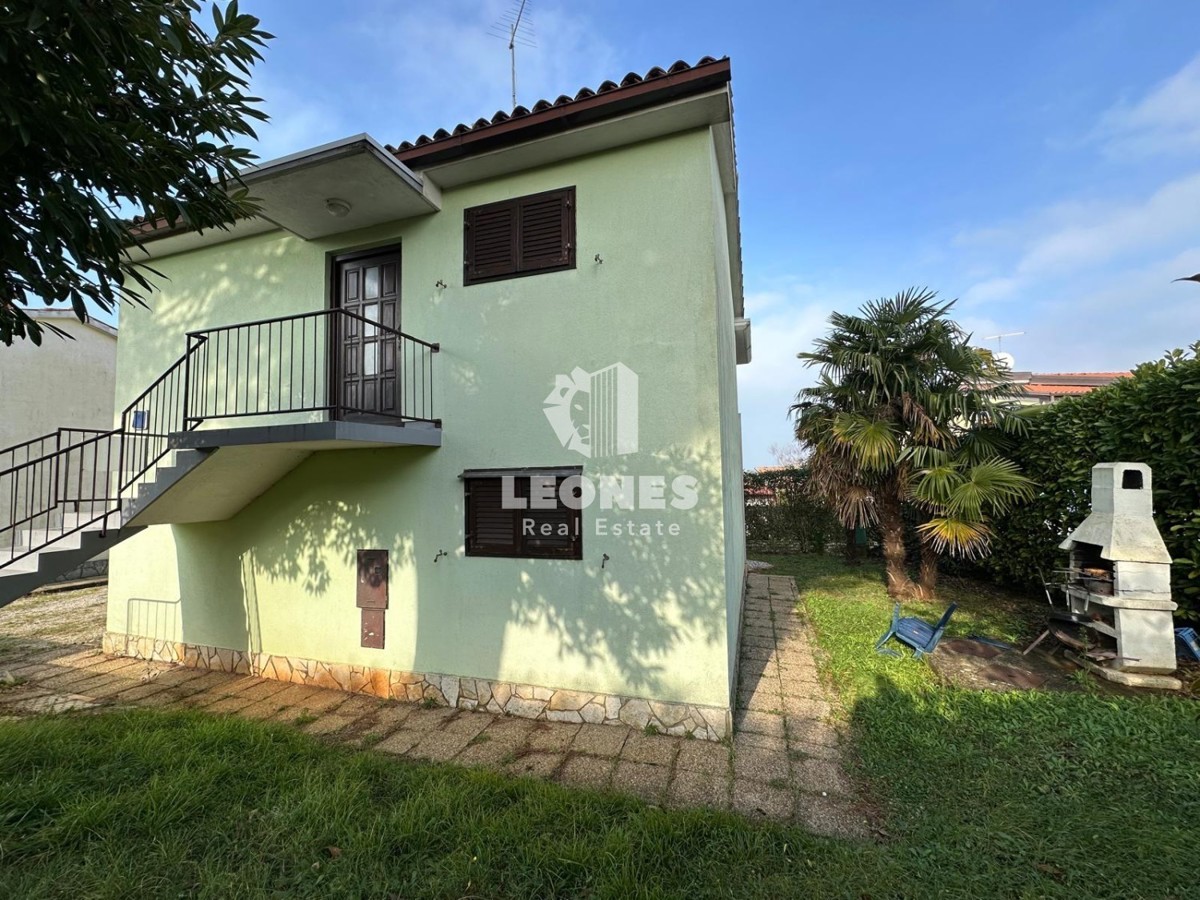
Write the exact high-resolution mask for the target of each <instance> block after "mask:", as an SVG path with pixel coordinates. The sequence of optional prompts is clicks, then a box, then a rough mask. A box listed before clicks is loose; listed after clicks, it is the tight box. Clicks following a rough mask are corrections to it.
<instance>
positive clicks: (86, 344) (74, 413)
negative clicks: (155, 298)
mask: <svg viewBox="0 0 1200 900" xmlns="http://www.w3.org/2000/svg"><path fill="white" fill-rule="evenodd" d="M49 324H53V325H54V326H55V327H57V328H61V329H62V330H63V331H65V332H67V333H68V334H70V335H71V336H72V337H74V340H69V339H67V338H61V337H59V336H57V335H55V334H51V333H49V332H46V333H45V335H44V336H43V338H42V345H41V346H40V347H38V346H36V345H34V343H33V342H32V341H17V342H16V343H14V344H13V345H12V346H11V347H0V386H2V387H3V390H0V448H3V447H8V446H10V445H12V444H16V443H19V442H21V441H25V440H28V439H29V438H33V437H37V436H39V435H43V434H49V433H50V432H52V431H54V430H55V429H57V428H61V427H66V426H70V427H73V428H97V429H107V428H112V422H113V392H114V389H115V384H116V361H117V339H116V338H115V337H114V336H112V335H110V334H105V333H103V332H100V331H97V330H96V329H95V328H90V327H88V326H87V325H84V324H83V323H81V322H79V321H78V320H76V319H59V318H55V319H51V320H49Z"/></svg>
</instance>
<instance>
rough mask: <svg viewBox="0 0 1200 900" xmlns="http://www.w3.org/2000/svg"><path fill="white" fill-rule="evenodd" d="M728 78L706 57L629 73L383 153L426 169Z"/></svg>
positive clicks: (720, 64)
mask: <svg viewBox="0 0 1200 900" xmlns="http://www.w3.org/2000/svg"><path fill="white" fill-rule="evenodd" d="M729 80H730V68H729V58H728V57H722V58H721V59H716V58H714V57H711V56H705V57H702V58H701V59H700V60H699V61H698V62H697V63H696V64H695V65H694V66H692V65H688V64H687V63H686V62H684V61H683V60H677V61H676V62H674V63H673V64H672V65H671V66H670V68H667V69H663V68H661V67H659V66H655V67H654V68H652V69H650V70H649V71H648V72H646V74H645V75H639V74H637V73H636V72H630V73H629V74H628V75H626V76H625V77H624V78H622V79H621V82H620V84H618V83H617V82H615V81H605V82H604V83H603V84H601V85H600V86H599V87H597V88H595V89H593V88H589V87H583V88H580V89H579V90H578V91H577V92H576V93H575V96H574V97H571V96H568V95H567V94H560V95H559V97H558V99H556V100H539V101H538V102H537V103H535V104H533V106H532V107H528V108H527V107H524V106H517V107H516V108H514V109H513V110H512V111H510V112H504V111H503V110H499V111H497V112H496V113H495V114H494V115H493V116H492V117H491V119H483V118H481V119H476V120H475V122H474V124H472V125H467V124H466V123H463V122H460V123H459V124H457V125H455V126H454V128H452V129H450V130H447V129H445V128H439V129H438V130H437V131H435V132H434V133H433V137H430V136H429V135H426V134H423V135H421V136H420V137H418V138H417V139H416V140H415V141H404V142H403V143H401V144H400V145H399V146H398V147H392V146H390V145H389V146H388V149H389V150H391V151H392V152H393V153H394V154H395V156H396V158H397V159H398V160H400V161H401V162H403V163H405V164H406V165H412V166H425V165H431V164H433V163H435V162H441V161H442V160H445V159H457V158H460V157H463V156H469V155H471V154H473V153H482V152H485V151H487V150H491V149H494V148H495V147H497V146H503V145H507V144H513V143H519V142H521V141H526V140H531V139H533V138H537V137H541V136H542V135H544V134H549V133H553V132H555V131H562V130H565V129H567V128H574V127H576V126H578V125H582V124H584V123H587V122H594V121H598V120H600V119H606V118H611V117H613V116H617V115H620V114H622V113H624V112H628V111H630V110H633V109H640V108H644V107H647V106H652V105H654V104H657V103H662V102H663V101H665V100H671V99H675V98H676V97H682V96H686V95H688V94H694V93H699V92H701V91H705V90H708V89H710V88H713V87H717V86H719V85H723V84H727V83H728V82H729Z"/></svg>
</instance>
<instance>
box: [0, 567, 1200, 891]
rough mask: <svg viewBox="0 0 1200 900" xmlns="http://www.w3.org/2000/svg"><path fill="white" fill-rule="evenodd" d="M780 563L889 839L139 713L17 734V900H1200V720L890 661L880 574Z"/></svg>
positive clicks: (1003, 606)
mask: <svg viewBox="0 0 1200 900" xmlns="http://www.w3.org/2000/svg"><path fill="white" fill-rule="evenodd" d="M772 561H773V562H775V563H776V566H777V568H776V570H775V571H776V572H785V573H792V574H795V575H796V576H797V577H798V582H799V583H800V585H801V588H802V590H803V592H804V602H805V605H806V608H807V610H808V612H809V614H810V615H811V617H812V619H813V621H814V624H815V627H816V629H817V632H818V639H819V643H820V645H821V647H822V649H823V654H822V657H823V659H822V665H823V666H824V667H825V669H826V672H827V674H828V675H829V676H830V677H831V678H832V679H833V680H834V681H835V682H836V683H837V685H838V687H839V689H840V691H841V695H842V697H843V699H844V700H845V710H844V715H845V716H846V718H847V720H848V723H849V725H850V726H851V728H852V730H853V733H854V735H855V749H854V750H853V752H852V753H851V754H850V756H851V759H850V762H851V765H852V767H853V771H854V772H855V774H856V776H857V777H858V778H860V779H861V781H862V783H863V786H864V789H865V790H866V792H867V795H868V797H869V798H870V800H871V801H872V802H873V803H874V804H875V805H876V806H877V807H878V810H879V813H880V817H881V818H880V821H881V825H882V831H883V833H884V837H883V838H882V840H881V841H880V842H879V843H853V842H845V841H835V840H830V839H824V838H819V837H816V836H814V835H811V834H809V833H807V832H805V831H802V830H800V829H798V828H788V827H783V826H777V825H769V824H756V823H752V822H749V821H747V820H745V819H741V818H738V817H736V816H734V815H732V814H727V813H718V812H710V811H702V810H686V811H679V810H663V809H656V808H653V807H650V806H647V805H645V804H643V803H640V802H638V801H635V800H632V799H628V798H624V797H621V796H617V795H613V794H605V793H595V792H590V791H584V790H574V789H570V790H569V789H566V788H561V787H559V786H557V785H554V784H543V783H538V782H535V781H526V780H518V779H511V778H507V777H504V776H501V775H498V774H492V773H488V772H484V771H479V770H466V769H460V768H456V767H453V766H436V765H429V764H420V763H410V762H408V761H405V760H400V759H396V758H393V757H389V756H385V755H383V754H380V753H378V752H357V751H354V750H351V749H348V748H344V747H339V746H333V745H330V744H326V743H323V742H321V741H318V740H314V739H312V738H310V737H308V736H307V735H304V734H300V733H298V732H296V731H295V730H293V729H289V728H287V727H285V726H279V725H272V724H269V723H264V722H256V721H245V720H241V719H238V718H235V717H212V716H206V715H204V714H203V713H199V712H171V713H167V712H157V711H152V710H141V711H121V712H110V713H106V714H103V715H77V716H62V717H55V718H39V719H30V720H25V721H19V722H13V721H8V722H0V748H3V752H0V896H2V897H23V898H24V897H55V896H71V897H127V896H189V897H191V896H197V897H222V898H224V897H260V896H286V897H342V896H352V897H387V896H395V897H405V898H416V897H431V898H433V897H437V898H440V897H488V898H502V897H521V898H524V897H572V898H575V897H596V898H601V897H614V898H615V897H620V898H631V897H674V896H679V897H689V898H691V897H751V898H754V897H762V898H776V897H862V896H871V897H916V896H920V897H923V896H930V895H937V896H946V897H1014V896H1015V897H1078V896H1089V897H1091V896H1111V897H1155V898H1158V897H1183V896H1195V890H1194V884H1195V875H1194V865H1193V863H1194V858H1195V852H1196V848H1197V847H1198V846H1200V829H1198V827H1197V825H1196V823H1197V822H1200V800H1198V799H1197V798H1200V774H1198V773H1200V766H1197V764H1196V759H1197V756H1198V753H1200V717H1198V714H1197V710H1198V709H1200V706H1197V705H1196V704H1195V703H1193V702H1190V701H1184V700H1173V699H1163V698H1146V699H1137V698H1135V699H1111V698H1107V697H1103V696H1099V695H1088V694H1083V693H1072V694H1047V693H1010V694H992V693H973V692H969V691H964V690H957V689H954V688H950V687H946V686H944V685H941V684H939V683H938V681H937V680H936V679H935V678H934V677H933V674H932V672H931V671H930V669H929V668H928V666H926V665H925V664H924V663H920V662H914V661H912V660H910V659H903V660H898V659H892V658H889V657H883V656H877V655H876V654H875V653H873V652H872V644H873V643H874V641H875V639H876V637H877V636H878V635H879V634H881V633H882V632H883V629H884V627H885V625H886V623H887V621H888V617H889V616H890V604H889V603H888V601H887V599H886V597H885V596H884V593H883V590H882V586H881V580H880V573H879V571H878V570H877V569H876V568H875V567H873V566H863V567H861V568H857V569H846V568H844V567H842V566H841V565H840V563H838V562H836V561H832V560H827V559H821V558H806V557H779V558H775V559H773V560H772ZM946 594H947V596H948V597H953V598H954V599H957V600H958V601H959V603H960V610H961V612H960V614H959V615H957V616H956V617H955V620H954V630H955V632H956V633H960V634H963V633H970V632H987V633H989V634H991V635H994V636H1001V637H1008V638H1010V639H1017V638H1020V637H1022V636H1024V635H1025V634H1028V633H1029V632H1030V630H1031V628H1032V627H1033V620H1035V619H1036V618H1037V617H1038V614H1039V613H1040V610H1039V609H1038V608H1037V604H1036V602H1034V603H1033V604H1032V605H1030V604H1027V603H1022V602H1021V601H1020V599H1019V598H1014V597H1011V596H1008V595H1005V594H1003V593H1000V592H996V591H993V590H991V589H987V588H980V587H977V586H973V585H971V584H970V583H969V582H956V583H950V584H947V586H946ZM913 608H914V609H918V608H919V609H922V610H923V611H924V613H925V614H932V612H935V611H940V605H939V606H938V607H937V608H936V610H932V611H931V610H930V609H929V608H928V607H924V606H919V605H914V606H913Z"/></svg>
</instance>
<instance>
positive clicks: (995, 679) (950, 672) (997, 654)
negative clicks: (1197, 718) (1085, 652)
mask: <svg viewBox="0 0 1200 900" xmlns="http://www.w3.org/2000/svg"><path fill="white" fill-rule="evenodd" d="M1047 645H1048V647H1047V649H1045V650H1043V649H1042V647H1038V648H1037V649H1036V650H1034V651H1033V652H1032V653H1030V654H1029V655H1028V656H1023V655H1022V654H1021V651H1020V650H1017V649H1012V650H1005V649H1003V648H1000V647H996V646H993V645H991V644H985V643H983V642H981V641H972V640H969V639H966V638H958V639H956V640H952V641H942V642H941V643H940V644H939V645H938V648H937V650H935V651H934V652H933V653H932V654H930V656H929V657H928V659H929V665H930V666H931V667H932V668H933V670H934V671H935V672H937V674H938V676H939V677H940V678H941V679H942V680H943V681H945V682H947V683H949V684H953V685H955V686H956V687H962V688H968V689H970V690H974V691H1030V690H1043V691H1061V692H1080V691H1084V692H1090V693H1101V694H1110V695H1113V696H1119V697H1145V696H1146V695H1147V694H1151V693H1155V694H1157V693H1163V692H1161V691H1147V690H1143V689H1138V688H1131V687H1127V686H1125V685H1121V684H1116V683H1114V682H1111V681H1107V680H1106V679H1103V678H1098V677H1096V676H1094V675H1084V674H1080V672H1081V671H1082V670H1081V669H1080V667H1079V666H1077V665H1075V663H1073V662H1071V661H1070V660H1069V659H1066V658H1065V657H1064V656H1063V655H1062V652H1061V650H1060V648H1058V647H1056V646H1055V645H1054V641H1053V640H1051V639H1049V638H1048V639H1047V640H1046V643H1045V644H1044V645H1043V646H1047ZM1168 693H1171V694H1173V695H1174V696H1178V694H1176V693H1175V692H1168Z"/></svg>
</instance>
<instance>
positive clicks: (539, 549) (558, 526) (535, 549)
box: [518, 478, 583, 559]
mask: <svg viewBox="0 0 1200 900" xmlns="http://www.w3.org/2000/svg"><path fill="white" fill-rule="evenodd" d="M564 480H565V479H563V478H559V479H557V480H556V483H555V493H556V496H557V491H558V490H559V489H561V487H562V483H563V481H564ZM519 515H520V517H521V518H524V519H528V520H529V521H530V522H532V523H533V529H532V531H533V534H528V535H527V534H525V533H524V532H523V531H522V530H521V529H520V525H519V523H518V535H519V540H520V541H521V548H522V550H523V551H524V553H525V555H526V556H531V557H561V558H563V559H582V558H583V552H582V550H583V548H582V535H581V533H580V525H581V517H580V511H579V510H577V509H571V508H570V507H569V506H566V505H564V504H563V503H562V501H561V500H560V501H559V503H558V505H557V506H556V507H555V508H554V509H529V510H526V511H523V512H521V513H520V514H519ZM543 525H549V526H550V534H548V535H543V534H542V533H541V528H542V526H543ZM563 529H565V530H566V531H567V534H565V535H564V534H560V533H559V532H560V531H561V530H563Z"/></svg>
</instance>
